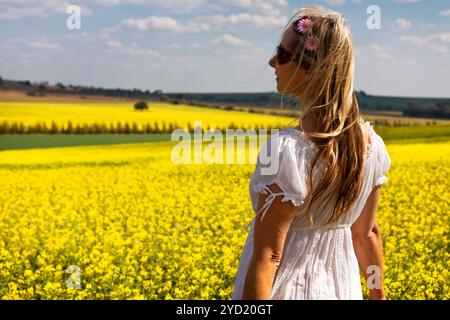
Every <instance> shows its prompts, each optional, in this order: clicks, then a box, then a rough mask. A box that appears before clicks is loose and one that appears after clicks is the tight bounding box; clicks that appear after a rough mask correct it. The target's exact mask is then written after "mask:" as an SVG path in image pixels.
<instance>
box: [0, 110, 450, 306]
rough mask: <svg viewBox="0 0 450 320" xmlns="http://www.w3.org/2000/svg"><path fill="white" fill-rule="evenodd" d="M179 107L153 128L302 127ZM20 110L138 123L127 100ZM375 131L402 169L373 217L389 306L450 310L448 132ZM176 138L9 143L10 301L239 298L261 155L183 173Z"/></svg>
mask: <svg viewBox="0 0 450 320" xmlns="http://www.w3.org/2000/svg"><path fill="white" fill-rule="evenodd" d="M72 107H73V106H72ZM178 107H179V106H165V105H160V106H158V107H156V106H155V110H158V112H156V111H155V113H154V114H153V113H151V112H149V113H148V115H146V116H145V117H148V119H151V120H149V121H176V122H177V123H179V124H182V123H183V122H184V121H185V122H188V121H193V120H204V125H205V123H208V124H210V125H211V126H215V125H218V126H221V125H225V124H227V125H229V124H230V123H231V122H234V123H238V121H241V124H242V125H248V126H251V125H252V124H255V123H259V124H261V125H272V124H274V123H276V122H277V121H281V122H280V125H282V126H284V125H287V124H292V123H291V122H292V120H293V119H292V118H287V117H286V119H284V118H281V117H274V116H264V115H257V114H246V113H243V112H232V111H222V110H211V109H205V108H198V109H200V110H197V108H195V109H192V110H190V109H186V108H184V109H178ZM16 108H19V110H20V112H21V113H20V112H16V111H14V108H13V106H12V105H11V104H8V106H7V107H5V104H4V103H0V122H2V121H22V122H24V123H32V122H33V121H35V120H37V119H38V120H39V121H53V120H55V121H56V120H58V121H60V123H61V124H62V125H64V123H67V121H80V122H83V121H85V122H90V121H103V120H108V121H116V120H117V119H132V121H136V122H138V121H139V119H141V118H140V117H142V114H140V113H138V114H137V115H136V118H133V117H134V114H135V113H136V112H135V111H133V110H129V108H128V107H125V106H124V105H122V102H118V104H117V105H110V106H109V107H106V106H100V107H95V106H92V105H91V108H93V109H89V108H86V109H83V110H76V109H70V108H71V106H70V105H69V106H67V108H69V109H68V110H69V111H70V112H69V113H68V114H65V112H63V110H60V109H58V107H56V106H55V105H52V106H49V105H48V104H45V105H42V106H39V108H36V106H35V110H33V109H32V108H28V107H26V106H24V105H23V104H20V103H19V104H16ZM103 108H105V109H103ZM126 108H128V109H126ZM156 108H158V109H156ZM180 108H181V107H180ZM103 111H104V113H102V112H103ZM46 112H47V113H46ZM48 112H51V113H50V114H49V113H48ZM99 112H101V114H98V113H99ZM21 114H22V117H21ZM69 114H72V116H69ZM105 114H106V116H104V115H105ZM129 117H131V118H129ZM280 119H281V120H280ZM141 120H142V121H145V119H144V120H143V119H141ZM283 121H285V122H283ZM142 123H143V122H142ZM375 130H376V131H377V132H378V133H379V134H380V135H381V136H382V137H383V139H385V141H386V145H387V149H388V152H389V154H390V156H391V159H392V165H391V169H390V171H389V172H388V175H387V176H388V179H389V181H388V183H387V184H385V185H384V186H383V187H382V191H381V198H380V203H379V206H378V211H377V212H378V222H379V225H380V227H381V232H382V237H383V246H384V255H385V285H386V293H387V297H388V299H449V298H450V287H449V283H450V252H449V251H450V250H449V248H450V238H449V237H450V203H449V201H448V199H449V198H450V191H449V190H450V185H449V182H448V176H449V174H450V139H449V129H448V127H447V126H445V125H443V126H431V127H427V126H423V127H422V126H418V127H411V128H407V127H398V128H391V127H380V128H377V127H376V126H375ZM168 137H169V135H165V136H164V135H120V134H116V135H0V150H1V151H0V176H1V177H2V179H0V189H1V190H2V192H1V193H0V230H2V232H1V233H0V235H1V237H0V298H1V299H230V298H231V291H232V288H233V283H234V278H235V275H236V272H237V266H238V262H239V261H238V259H239V257H240V254H241V252H242V249H243V245H244V242H245V238H246V236H247V232H248V228H247V224H248V223H249V222H250V220H251V219H252V218H253V215H254V212H253V211H252V208H251V203H250V198H249V195H248V183H249V179H250V175H251V173H252V172H253V170H254V162H255V160H256V153H257V151H258V148H259V147H256V148H255V147H253V148H251V147H248V150H247V153H246V156H247V160H248V161H247V162H246V163H245V164H206V163H201V164H179V165H177V164H175V163H173V162H172V161H171V153H172V150H173V147H174V146H175V145H176V143H177V142H172V141H167V140H169V139H168ZM406 142H407V143H406ZM207 144H208V143H206V145H207ZM362 283H363V287H364V294H365V297H367V289H366V288H365V285H364V282H363V281H362Z"/></svg>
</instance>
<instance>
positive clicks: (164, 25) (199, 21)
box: [102, 13, 287, 33]
mask: <svg viewBox="0 0 450 320" xmlns="http://www.w3.org/2000/svg"><path fill="white" fill-rule="evenodd" d="M286 21H287V17H282V16H264V15H259V14H250V13H239V14H231V15H229V16H224V15H220V14H216V15H210V16H198V17H195V18H193V19H192V20H190V21H187V22H186V23H184V24H183V23H180V22H178V21H177V20H175V19H173V18H171V17H167V16H150V17H147V18H144V19H125V20H123V21H122V22H121V23H120V24H119V25H118V26H115V27H111V28H104V29H102V31H103V32H107V33H108V32H112V31H117V30H119V29H123V28H129V29H136V30H138V31H150V30H153V31H166V32H170V33H182V32H203V31H212V30H220V29H222V28H223V27H226V26H244V27H267V28H273V27H282V26H283V25H284V24H285V22H286Z"/></svg>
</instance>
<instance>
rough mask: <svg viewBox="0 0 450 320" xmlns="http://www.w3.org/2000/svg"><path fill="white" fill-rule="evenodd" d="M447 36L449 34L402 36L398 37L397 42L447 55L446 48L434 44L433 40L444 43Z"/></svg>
mask: <svg viewBox="0 0 450 320" xmlns="http://www.w3.org/2000/svg"><path fill="white" fill-rule="evenodd" d="M448 36H449V34H437V35H432V36H427V37H417V36H403V37H400V38H399V40H400V41H401V42H404V43H408V44H412V45H415V46H416V47H419V48H421V49H431V50H433V51H436V52H440V53H447V52H448V48H447V47H446V46H443V45H441V44H438V43H435V42H434V40H440V41H443V42H446V41H444V40H446V39H447V37H448ZM447 40H448V39H447Z"/></svg>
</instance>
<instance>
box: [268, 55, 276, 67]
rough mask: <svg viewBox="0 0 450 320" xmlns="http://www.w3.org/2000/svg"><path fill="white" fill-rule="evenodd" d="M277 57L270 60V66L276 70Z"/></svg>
mask: <svg viewBox="0 0 450 320" xmlns="http://www.w3.org/2000/svg"><path fill="white" fill-rule="evenodd" d="M275 57H276V56H275V55H273V56H272V58H270V60H269V65H270V66H271V67H272V68H275Z"/></svg>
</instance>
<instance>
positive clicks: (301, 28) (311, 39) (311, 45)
mask: <svg viewBox="0 0 450 320" xmlns="http://www.w3.org/2000/svg"><path fill="white" fill-rule="evenodd" d="M313 25H314V22H313V21H312V20H311V19H310V18H309V17H308V15H307V14H306V13H300V14H299V15H298V16H297V20H296V28H295V30H296V31H297V33H299V34H300V35H304V34H306V33H307V32H308V31H310V30H311V28H312V26H313ZM319 43H320V40H319V38H318V37H316V36H311V35H310V36H308V38H307V39H306V42H305V47H306V49H308V50H309V51H315V50H316V49H317V48H318V47H319Z"/></svg>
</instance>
